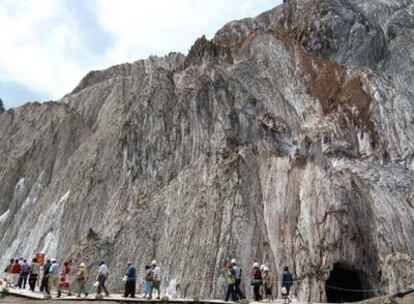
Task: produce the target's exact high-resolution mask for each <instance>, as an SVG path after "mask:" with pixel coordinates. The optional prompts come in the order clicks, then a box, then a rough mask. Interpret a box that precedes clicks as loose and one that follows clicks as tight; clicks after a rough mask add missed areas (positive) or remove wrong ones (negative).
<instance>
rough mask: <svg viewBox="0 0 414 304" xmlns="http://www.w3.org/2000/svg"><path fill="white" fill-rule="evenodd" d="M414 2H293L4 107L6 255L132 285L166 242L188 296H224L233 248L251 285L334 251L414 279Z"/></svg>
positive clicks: (2, 222) (173, 271)
mask: <svg viewBox="0 0 414 304" xmlns="http://www.w3.org/2000/svg"><path fill="white" fill-rule="evenodd" d="M413 10H414V4H413V2H412V1H394V0H381V1H376V2H375V4H372V5H371V2H370V4H365V2H361V1H353V0H348V1H339V0H323V1H311V0H307V1H305V0H302V1H299V0H290V1H287V2H286V3H284V4H283V5H281V6H278V7H276V8H274V9H273V10H270V11H268V12H265V13H263V14H261V15H259V16H257V17H256V18H254V19H243V20H240V21H234V22H231V23H229V24H227V25H225V26H224V27H223V28H222V29H220V30H219V31H218V32H217V34H216V36H215V37H214V38H213V39H212V40H207V39H206V38H205V37H202V38H200V39H199V40H197V41H196V42H195V44H194V45H193V47H192V49H191V50H190V52H189V54H188V55H187V56H184V55H181V54H177V53H171V54H169V55H167V56H165V57H162V58H159V57H150V58H149V59H146V60H139V61H137V62H134V63H132V64H122V65H118V66H115V67H111V68H109V69H107V70H104V71H95V72H91V73H89V74H88V75H87V76H86V77H85V78H84V79H83V80H82V81H81V82H80V84H79V86H78V87H77V88H76V89H75V90H74V91H73V92H71V93H70V94H68V95H66V96H65V97H64V98H62V99H61V100H59V101H57V102H48V103H43V104H39V103H28V104H26V105H24V106H22V107H19V108H16V109H15V110H14V111H7V112H3V113H1V114H0V130H1V131H0V185H1V187H0V259H1V262H2V263H5V262H6V261H7V259H8V258H10V257H12V256H17V255H18V256H20V255H22V256H30V255H32V254H33V253H34V252H36V251H43V252H46V253H47V254H48V256H50V257H57V258H59V259H64V258H68V257H71V258H72V259H73V261H74V262H75V263H79V262H81V261H85V262H86V263H87V265H88V266H89V268H90V269H91V270H92V269H94V268H95V267H96V265H97V262H98V261H99V260H101V259H105V260H106V261H107V262H108V264H109V267H110V269H111V273H112V277H111V281H110V284H111V285H112V286H120V285H122V281H121V280H120V278H121V277H122V275H123V272H124V271H125V267H126V265H125V264H126V262H127V261H128V260H134V261H135V262H136V263H137V264H138V266H139V268H140V270H141V274H142V269H143V266H144V265H145V264H146V263H148V262H149V261H150V260H151V259H154V258H155V259H157V261H158V262H159V264H160V265H161V267H162V276H163V288H164V289H163V290H164V291H166V292H169V293H170V294H173V293H175V292H177V293H178V294H179V295H180V296H185V297H201V298H216V297H221V296H222V293H223V290H224V288H225V278H224V270H223V269H224V266H225V263H226V262H229V260H230V259H231V258H233V257H237V258H238V260H239V262H240V264H241V266H242V267H243V269H244V274H245V276H246V278H244V279H243V286H244V288H245V289H246V290H247V289H250V286H249V282H250V279H249V278H247V276H248V275H249V271H250V267H251V264H252V263H253V262H255V261H257V262H259V263H266V264H267V265H269V267H270V269H271V271H273V272H274V273H279V272H280V271H281V269H282V267H283V266H284V265H289V266H290V268H291V270H292V272H293V274H294V275H295V276H296V277H298V278H299V280H298V281H297V283H295V289H296V292H297V295H298V297H299V299H301V300H303V301H308V300H312V301H324V300H326V294H325V282H326V280H327V279H328V277H329V275H330V272H331V270H332V269H333V267H334V266H333V265H334V264H336V263H341V264H342V265H345V266H346V267H349V268H350V269H353V270H358V271H359V273H360V274H361V276H363V277H365V278H366V282H364V284H365V285H366V287H367V288H370V289H373V290H374V293H375V294H376V295H379V294H383V293H394V292H397V291H401V290H406V289H409V288H413V287H414V286H413V282H414V238H413V235H414V209H413V204H414V103H413V97H414V89H413V86H412V84H413V82H414V74H413V69H414V27H413V22H412V20H413V18H412V17H413ZM3 268H4V267H3ZM248 292H249V293H250V291H248Z"/></svg>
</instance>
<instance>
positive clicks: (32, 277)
mask: <svg viewBox="0 0 414 304" xmlns="http://www.w3.org/2000/svg"><path fill="white" fill-rule="evenodd" d="M39 269H40V266H39V264H38V263H37V258H33V260H32V263H31V264H30V274H29V287H30V291H32V292H34V291H35V287H36V281H37V277H38V275H39Z"/></svg>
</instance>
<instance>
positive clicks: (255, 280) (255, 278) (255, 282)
mask: <svg viewBox="0 0 414 304" xmlns="http://www.w3.org/2000/svg"><path fill="white" fill-rule="evenodd" d="M262 283H263V278H262V272H261V271H260V267H259V264H258V263H254V264H253V269H252V283H251V284H252V286H253V292H254V300H255V301H260V300H261V299H262V296H261V294H260V286H261V285H262Z"/></svg>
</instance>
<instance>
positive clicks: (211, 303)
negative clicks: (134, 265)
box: [0, 286, 298, 304]
mask: <svg viewBox="0 0 414 304" xmlns="http://www.w3.org/2000/svg"><path fill="white" fill-rule="evenodd" d="M2 288H3V287H1V286H0V290H1V289H2ZM7 289H8V293H9V294H10V295H13V296H17V297H24V298H27V299H31V300H45V299H46V298H45V295H44V293H41V292H31V291H29V290H26V289H17V288H7ZM95 296H96V294H89V295H88V297H86V298H85V296H82V297H81V298H79V297H76V295H75V296H73V295H72V296H68V295H66V294H62V297H60V298H56V294H52V299H53V300H55V301H100V302H102V301H107V302H134V303H148V302H155V303H157V302H163V301H162V300H156V299H152V300H148V299H144V298H143V297H142V295H137V296H136V297H135V298H124V297H123V296H122V295H121V294H111V295H110V296H109V297H103V298H102V299H96V298H95ZM168 302H169V303H194V300H193V299H171V298H170V299H168ZM198 303H206V304H229V303H234V302H225V301H223V300H203V299H200V300H199V301H198ZM251 303H252V302H251ZM272 303H283V300H276V301H273V302H272ZM296 303H298V302H296Z"/></svg>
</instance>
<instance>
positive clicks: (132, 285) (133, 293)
mask: <svg viewBox="0 0 414 304" xmlns="http://www.w3.org/2000/svg"><path fill="white" fill-rule="evenodd" d="M135 286H136V282H135V280H133V281H132V282H131V297H133V298H135Z"/></svg>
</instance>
